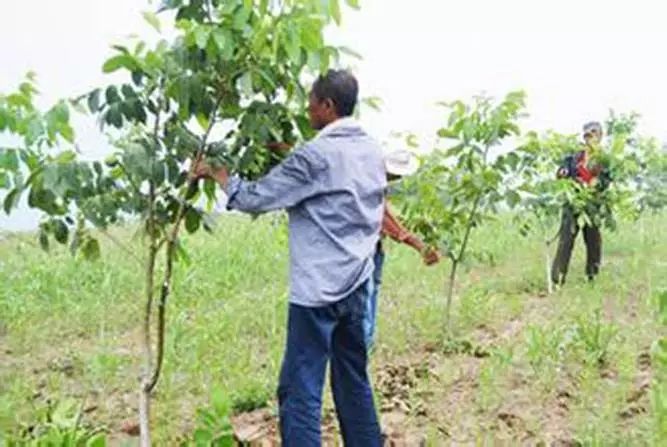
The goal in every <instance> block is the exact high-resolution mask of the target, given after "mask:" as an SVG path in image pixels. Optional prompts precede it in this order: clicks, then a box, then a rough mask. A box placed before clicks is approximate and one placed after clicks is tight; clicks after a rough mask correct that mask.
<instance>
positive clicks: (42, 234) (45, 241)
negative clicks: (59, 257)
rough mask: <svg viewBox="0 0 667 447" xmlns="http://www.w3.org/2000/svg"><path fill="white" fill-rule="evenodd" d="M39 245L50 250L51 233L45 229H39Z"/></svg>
mask: <svg viewBox="0 0 667 447" xmlns="http://www.w3.org/2000/svg"><path fill="white" fill-rule="evenodd" d="M39 246H40V247H42V250H44V251H49V235H48V234H47V233H46V231H44V230H43V229H40V230H39Z"/></svg>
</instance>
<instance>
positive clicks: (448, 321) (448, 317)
mask: <svg viewBox="0 0 667 447" xmlns="http://www.w3.org/2000/svg"><path fill="white" fill-rule="evenodd" d="M458 265H459V263H458V261H452V270H451V271H450V272H449V284H448V285H447V307H446V309H445V329H446V331H447V335H448V336H449V335H451V333H452V298H453V296H454V282H455V281H456V269H457V267H458Z"/></svg>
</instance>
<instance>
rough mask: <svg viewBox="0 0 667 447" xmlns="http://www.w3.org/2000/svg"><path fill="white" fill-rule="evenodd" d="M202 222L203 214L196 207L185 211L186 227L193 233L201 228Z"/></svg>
mask: <svg viewBox="0 0 667 447" xmlns="http://www.w3.org/2000/svg"><path fill="white" fill-rule="evenodd" d="M200 224H201V215H200V214H199V212H197V210H196V209H194V208H192V207H190V208H189V209H188V211H187V212H186V213H185V229H186V230H187V231H188V233H190V234H192V233H195V232H196V231H197V230H199V225H200Z"/></svg>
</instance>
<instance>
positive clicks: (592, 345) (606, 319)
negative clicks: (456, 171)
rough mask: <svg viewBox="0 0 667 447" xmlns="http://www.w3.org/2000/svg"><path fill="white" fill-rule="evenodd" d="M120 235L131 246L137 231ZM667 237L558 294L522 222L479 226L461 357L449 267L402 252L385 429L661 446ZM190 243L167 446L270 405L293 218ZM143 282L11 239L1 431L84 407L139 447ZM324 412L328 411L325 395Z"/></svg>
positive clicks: (393, 300) (628, 228)
mask: <svg viewBox="0 0 667 447" xmlns="http://www.w3.org/2000/svg"><path fill="white" fill-rule="evenodd" d="M114 232H115V234H116V235H117V237H119V238H121V239H123V240H127V241H129V243H132V242H131V241H132V240H133V237H134V236H133V234H132V230H131V229H130V228H118V229H116V230H114ZM666 238H667V227H665V225H664V216H654V217H646V218H644V221H643V222H642V223H641V225H640V224H639V223H623V224H622V225H620V230H619V231H618V232H616V233H608V232H607V233H605V234H604V255H605V264H604V269H603V272H602V274H601V277H600V278H599V280H598V281H597V282H596V283H595V284H594V285H591V284H588V283H587V282H586V281H585V277H584V274H583V253H582V252H583V248H582V246H583V244H582V243H581V241H578V242H577V248H576V253H575V256H574V259H573V261H572V267H571V274H570V278H569V282H568V284H567V285H566V286H565V287H564V288H563V289H562V290H560V291H558V292H557V293H555V294H554V295H552V296H548V297H547V296H546V295H545V294H544V293H543V289H544V288H545V286H544V279H543V271H544V266H543V251H542V245H541V243H540V241H539V238H521V237H520V236H518V231H517V229H516V228H514V227H513V225H512V224H511V223H510V219H507V220H500V221H498V222H495V223H493V224H491V225H489V226H487V227H485V228H482V229H480V230H479V231H478V232H476V233H474V234H473V249H478V250H479V249H481V248H484V249H486V250H488V251H489V252H490V253H491V254H492V255H493V257H492V259H489V260H487V261H486V262H482V261H481V260H472V261H470V263H469V264H467V265H465V266H464V269H463V271H462V274H461V279H460V282H459V286H458V289H457V294H456V299H455V303H454V313H453V321H454V330H455V334H456V340H457V342H456V343H457V344H456V346H457V347H458V348H457V349H450V348H451V345H447V346H446V345H443V339H442V334H443V323H444V282H445V278H446V273H447V268H448V267H449V266H448V265H445V263H443V265H441V266H438V267H435V268H426V267H423V266H422V265H421V263H420V261H419V259H418V256H417V254H416V253H414V252H412V251H410V250H409V249H406V248H403V247H399V246H396V245H392V246H390V247H389V250H388V262H387V266H386V274H385V280H384V284H383V287H384V288H383V290H382V292H381V299H380V319H379V327H378V345H377V349H376V351H375V353H374V355H373V359H372V370H373V379H374V384H375V388H376V396H377V398H378V400H379V407H381V408H382V409H383V421H384V427H385V431H386V432H387V433H388V434H389V435H390V436H391V437H392V438H394V439H397V440H399V439H402V440H403V441H404V442H406V443H407V445H413V442H415V443H416V442H418V441H419V440H424V441H426V442H427V445H449V444H452V443H454V444H456V443H461V444H469V443H476V442H479V443H495V442H501V443H502V442H510V443H518V442H526V443H529V444H536V443H539V442H542V441H543V442H546V443H552V442H569V443H573V444H575V445H576V444H577V443H580V444H584V445H610V444H617V445H628V444H632V445H658V444H659V443H660V442H661V440H664V438H662V436H663V434H664V433H662V432H661V431H660V425H659V424H660V423H661V421H662V424H663V426H664V421H665V415H664V414H662V413H663V412H664V405H660V404H659V402H658V403H656V402H653V403H652V400H651V389H650V388H649V387H647V386H645V385H646V383H648V384H649V385H651V386H652V387H653V388H658V387H662V388H664V383H662V382H661V381H659V380H658V379H656V377H658V375H657V374H656V372H655V371H653V369H654V368H653V367H652V366H651V365H648V366H646V365H645V364H642V362H641V361H639V360H638V359H641V358H642V356H643V357H644V358H645V357H646V356H647V355H648V353H649V352H650V347H651V344H652V343H653V342H654V341H655V340H656V339H658V338H659V337H660V336H664V335H665V330H664V326H661V323H660V321H659V319H658V317H657V311H658V304H657V299H658V298H657V297H658V295H659V293H660V291H661V290H665V289H666V288H667V244H665V243H664V240H665V239H666ZM134 243H135V244H136V243H137V242H136V240H135V242H134ZM185 246H186V248H187V250H188V252H189V253H190V257H191V262H190V263H189V264H188V265H185V264H179V266H178V269H177V275H176V280H175V292H174V294H173V299H172V301H171V302H170V303H169V308H168V336H167V351H166V355H167V356H166V362H165V370H164V375H163V378H162V380H161V382H160V384H159V385H158V389H157V394H156V397H155V404H154V409H155V411H154V417H155V420H154V421H153V424H154V427H155V429H156V435H157V442H158V443H159V444H158V445H175V444H176V445H177V444H178V443H179V442H181V441H182V440H183V439H184V437H187V436H189V434H190V433H192V432H193V430H194V429H195V427H196V425H197V420H196V418H197V413H198V411H197V410H198V409H202V408H208V407H210V405H211V396H213V395H215V396H221V395H222V396H226V397H227V398H228V399H229V401H230V408H232V409H233V410H232V411H233V412H248V411H252V410H254V409H256V408H259V407H264V406H269V408H274V405H275V404H274V400H273V395H274V388H275V385H276V380H277V376H278V372H279V368H280V361H281V355H282V349H283V343H284V334H285V323H286V302H287V297H288V295H287V293H288V292H287V256H288V254H287V248H286V232H285V228H284V226H283V225H282V224H281V220H280V219H275V218H274V217H271V216H266V217H263V218H260V219H259V220H257V221H254V222H251V221H250V220H249V219H246V218H244V217H239V216H226V217H224V218H222V219H221V220H220V222H219V225H218V228H217V229H216V232H215V235H214V236H209V235H206V234H201V235H196V236H190V237H187V239H186V240H185ZM142 271H143V270H142V268H141V267H140V266H138V265H136V264H135V261H133V260H132V259H131V258H130V257H128V256H127V255H126V254H125V253H124V252H123V251H122V250H120V249H118V248H117V247H115V246H114V245H113V244H110V243H105V244H103V258H102V260H101V261H99V262H95V263H89V262H85V261H82V260H78V259H73V258H72V257H71V256H70V255H69V254H68V252H66V251H65V250H60V249H56V250H53V251H52V252H51V253H50V254H46V253H43V252H42V251H41V250H40V249H39V248H38V247H37V246H36V244H35V243H34V240H33V237H32V236H31V235H9V236H7V237H6V239H5V240H4V241H2V242H0V284H2V288H1V289H0V433H2V432H5V433H10V432H15V431H16V430H18V429H19V428H20V427H30V426H31V425H34V424H35V423H36V417H37V416H36V415H38V414H39V412H40V411H42V410H41V409H43V408H45V407H47V406H48V405H53V403H54V402H60V401H65V400H67V401H69V400H70V399H74V400H75V401H76V402H79V403H80V404H81V409H82V411H83V412H82V414H83V420H84V422H85V423H87V424H90V425H91V426H95V427H100V428H103V429H105V430H107V431H108V432H109V438H110V440H111V444H113V445H116V444H120V445H122V444H128V445H133V443H134V440H133V439H132V438H128V437H126V436H123V435H121V434H120V427H121V425H122V424H123V422H124V421H126V420H132V419H133V418H134V415H135V408H136V403H135V400H136V392H135V388H136V377H137V375H138V366H139V362H138V353H139V327H140V324H141V323H140V322H141V309H142V307H141V306H142V303H143V298H142V296H141V290H142V277H141V274H142ZM460 347H463V348H460ZM654 400H655V399H654ZM325 406H326V408H327V409H326V410H325V411H327V412H328V413H327V414H330V412H331V410H330V409H331V406H332V404H331V400H330V398H327V400H326V405H325ZM661 409H662V410H661ZM0 439H1V437H0ZM0 444H1V442H0Z"/></svg>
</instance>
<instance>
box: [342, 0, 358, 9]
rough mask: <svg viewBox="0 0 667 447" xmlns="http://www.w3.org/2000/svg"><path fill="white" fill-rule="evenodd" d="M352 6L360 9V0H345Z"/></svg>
mask: <svg viewBox="0 0 667 447" xmlns="http://www.w3.org/2000/svg"><path fill="white" fill-rule="evenodd" d="M345 2H346V3H347V5H348V6H349V7H350V8H354V9H360V6H359V0H345Z"/></svg>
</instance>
